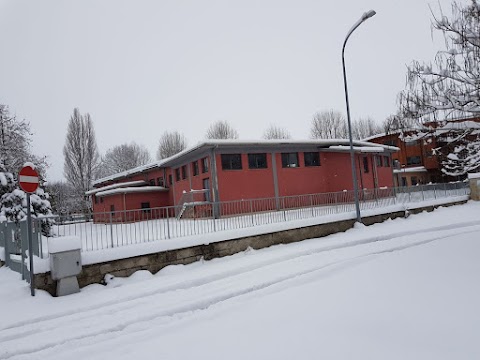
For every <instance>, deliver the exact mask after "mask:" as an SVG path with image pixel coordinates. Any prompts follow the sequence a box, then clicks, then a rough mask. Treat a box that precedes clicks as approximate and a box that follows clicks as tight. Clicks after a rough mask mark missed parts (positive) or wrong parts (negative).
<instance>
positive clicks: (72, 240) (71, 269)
mask: <svg viewBox="0 0 480 360" xmlns="http://www.w3.org/2000/svg"><path fill="white" fill-rule="evenodd" d="M81 248H82V244H81V241H80V238H78V237H76V236H63V237H57V238H50V239H48V252H49V254H50V274H51V276H52V279H53V280H56V281H57V296H64V295H70V294H73V293H77V292H79V291H80V288H79V286H78V280H77V275H78V274H80V272H81V271H82V256H81Z"/></svg>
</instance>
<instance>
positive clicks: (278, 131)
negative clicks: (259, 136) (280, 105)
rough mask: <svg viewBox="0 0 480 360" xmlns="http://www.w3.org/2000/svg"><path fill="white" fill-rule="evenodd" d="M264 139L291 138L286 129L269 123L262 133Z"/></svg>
mask: <svg viewBox="0 0 480 360" xmlns="http://www.w3.org/2000/svg"><path fill="white" fill-rule="evenodd" d="M263 138H264V139H267V140H268V139H291V138H292V136H291V135H290V133H289V132H288V130H286V129H284V128H281V127H278V126H276V125H273V124H271V125H270V126H269V127H268V128H267V129H266V130H265V132H264V133H263Z"/></svg>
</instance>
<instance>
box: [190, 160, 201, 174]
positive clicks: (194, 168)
mask: <svg viewBox="0 0 480 360" xmlns="http://www.w3.org/2000/svg"><path fill="white" fill-rule="evenodd" d="M199 170H200V169H199V168H198V160H195V161H194V162H192V174H193V176H197V175H198V174H199V173H200V171H199Z"/></svg>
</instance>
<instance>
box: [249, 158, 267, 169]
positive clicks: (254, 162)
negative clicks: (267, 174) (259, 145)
mask: <svg viewBox="0 0 480 360" xmlns="http://www.w3.org/2000/svg"><path fill="white" fill-rule="evenodd" d="M248 168H249V169H266V168H267V154H248Z"/></svg>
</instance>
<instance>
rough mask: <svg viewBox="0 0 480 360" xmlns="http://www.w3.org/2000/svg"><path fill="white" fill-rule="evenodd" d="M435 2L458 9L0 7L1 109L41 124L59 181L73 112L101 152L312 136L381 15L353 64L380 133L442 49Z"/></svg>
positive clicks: (161, 1)
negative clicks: (232, 134)
mask: <svg viewBox="0 0 480 360" xmlns="http://www.w3.org/2000/svg"><path fill="white" fill-rule="evenodd" d="M461 2H463V3H466V2H467V0H463V1H461ZM429 4H430V5H431V6H432V8H433V9H434V10H435V11H437V12H438V7H439V4H440V5H441V6H442V8H443V10H444V11H445V12H447V13H449V12H450V6H451V1H446V0H440V1H427V0H401V1H400V0H398V1H394V0H343V1H326V0H323V1H322V0H311V1H310V0H295V1H293V0H291V1H282V0H271V1H264V0H241V1H228V0H224V1H212V0H201V1H199V0H196V1H194V0H192V1H187V0H185V1H181V0H171V1H166V0H130V1H122V0H102V1H99V0H81V1H63V0H61V1H45V0H44V1H21V0H0V44H1V50H0V52H1V53H0V103H3V104H7V105H9V106H10V109H11V112H12V113H16V114H17V116H19V117H21V118H25V119H27V120H28V121H30V124H31V128H32V131H33V133H34V136H33V149H34V151H35V152H36V153H37V154H38V155H47V156H48V160H49V162H50V164H51V166H50V168H49V170H48V174H47V177H48V179H49V180H60V179H62V178H63V155H62V148H63V145H64V141H65V134H66V128H67V123H68V120H69V117H70V115H71V114H72V112H73V108H75V107H78V108H80V111H81V112H82V113H85V112H88V113H90V115H91V116H92V119H93V121H94V124H95V131H96V136H97V141H98V145H99V148H100V151H101V152H102V153H104V152H105V151H106V150H107V149H108V148H111V147H113V146H115V145H119V144H122V143H125V142H131V141H135V142H137V143H139V144H143V145H145V146H147V148H148V149H149V150H150V152H151V155H152V157H154V156H155V152H156V148H157V144H158V139H159V137H160V135H161V134H162V133H163V132H164V131H165V130H169V131H172V130H178V131H180V132H182V133H184V134H185V136H186V137H187V139H188V142H189V145H193V144H195V143H197V142H198V141H200V140H202V138H203V137H204V134H205V130H206V129H207V127H208V126H209V124H210V123H212V122H214V121H217V120H227V121H228V122H230V123H231V124H232V125H233V127H235V128H236V129H237V130H238V132H239V134H240V138H242V139H259V138H260V137H261V136H262V133H263V131H264V130H265V128H267V127H268V125H269V124H276V125H278V126H281V127H285V128H287V129H288V130H289V131H290V133H291V134H292V136H293V137H294V138H295V139H305V138H308V136H309V128H310V123H311V119H312V115H313V114H314V113H315V112H317V111H321V110H326V109H338V110H340V111H342V112H345V100H344V92H343V78H342V66H341V47H342V43H343V40H344V38H345V36H346V33H347V32H348V30H349V29H350V28H351V26H352V25H353V24H354V23H355V22H356V21H357V20H358V19H359V18H360V16H361V15H362V14H363V13H364V12H365V11H367V10H369V9H374V10H376V12H377V15H376V16H374V17H373V18H371V19H369V20H368V21H367V22H365V23H364V24H362V26H361V27H360V28H359V29H358V30H357V31H356V32H355V33H354V35H353V36H352V37H351V38H350V40H349V43H348V46H347V51H346V62H347V73H348V79H349V93H350V100H351V102H350V104H351V114H352V118H358V117H367V116H370V117H372V118H374V119H375V120H376V121H378V122H380V121H382V120H383V119H384V118H386V117H387V116H388V115H390V114H392V113H395V111H396V97H397V94H398V92H399V91H400V90H402V89H403V88H404V85H405V72H406V65H407V64H409V63H410V62H411V61H412V60H413V59H418V60H430V59H432V57H433V55H434V54H435V51H436V50H437V49H438V48H439V46H441V44H442V41H441V37H440V36H439V35H435V36H434V38H433V40H432V32H431V26H430V24H431V13H430V8H429Z"/></svg>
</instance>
